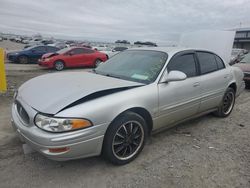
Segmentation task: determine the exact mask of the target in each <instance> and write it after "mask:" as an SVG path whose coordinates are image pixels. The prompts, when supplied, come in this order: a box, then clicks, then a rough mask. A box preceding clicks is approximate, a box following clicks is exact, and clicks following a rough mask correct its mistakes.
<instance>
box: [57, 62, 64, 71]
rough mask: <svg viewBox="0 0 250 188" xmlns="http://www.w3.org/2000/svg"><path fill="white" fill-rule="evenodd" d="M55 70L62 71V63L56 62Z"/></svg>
mask: <svg viewBox="0 0 250 188" xmlns="http://www.w3.org/2000/svg"><path fill="white" fill-rule="evenodd" d="M56 69H57V70H62V69H63V63H62V62H56Z"/></svg>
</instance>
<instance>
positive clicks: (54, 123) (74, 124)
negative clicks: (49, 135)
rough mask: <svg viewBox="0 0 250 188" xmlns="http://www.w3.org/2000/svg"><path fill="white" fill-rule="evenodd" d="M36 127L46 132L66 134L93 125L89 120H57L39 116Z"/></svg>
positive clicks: (36, 119) (36, 118) (37, 116)
mask: <svg viewBox="0 0 250 188" xmlns="http://www.w3.org/2000/svg"><path fill="white" fill-rule="evenodd" d="M35 125H36V126H38V127H39V128H41V129H43V130H45V131H50V132H66V131H73V130H78V129H83V128H86V127H90V126H92V123H91V122H90V121H89V120H86V119H80V118H79V119H78V118H55V117H49V116H45V115H42V114H37V115H36V117H35Z"/></svg>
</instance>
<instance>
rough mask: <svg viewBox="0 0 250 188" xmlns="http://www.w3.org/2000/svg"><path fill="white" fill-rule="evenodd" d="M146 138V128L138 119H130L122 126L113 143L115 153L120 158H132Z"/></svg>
mask: <svg viewBox="0 0 250 188" xmlns="http://www.w3.org/2000/svg"><path fill="white" fill-rule="evenodd" d="M143 140H144V130H143V127H142V125H141V124H140V123H139V122H137V121H129V122H126V123H124V124H123V125H121V126H120V128H119V129H118V130H117V132H116V134H115V136H114V138H113V143H112V151H113V154H114V155H115V156H116V157H117V158H118V159H120V160H127V159H130V158H132V157H133V156H134V155H135V154H136V153H137V152H138V150H139V149H140V147H141V146H142V144H143Z"/></svg>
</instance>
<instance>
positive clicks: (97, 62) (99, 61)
mask: <svg viewBox="0 0 250 188" xmlns="http://www.w3.org/2000/svg"><path fill="white" fill-rule="evenodd" d="M101 63H102V60H100V59H96V60H95V63H94V67H98V66H99V65H100V64H101Z"/></svg>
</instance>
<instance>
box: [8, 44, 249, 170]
mask: <svg viewBox="0 0 250 188" xmlns="http://www.w3.org/2000/svg"><path fill="white" fill-rule="evenodd" d="M242 89H244V82H243V73H242V71H241V70H240V69H238V68H237V67H230V66H229V65H228V64H226V63H224V62H223V60H222V59H221V58H220V57H219V56H218V55H216V54H215V53H213V52H209V51H204V50H199V49H178V48H159V47H157V48H141V49H130V50H126V51H124V52H122V53H119V54H118V55H115V56H114V57H112V58H111V59H109V60H108V61H107V62H105V63H102V64H101V65H100V66H99V67H98V68H96V69H94V70H93V71H92V72H86V73H83V72H74V73H73V72H72V73H70V72H67V73H52V74H47V75H43V76H39V77H36V78H34V79H31V80H29V81H28V82H26V83H24V84H23V85H22V86H21V87H20V88H19V89H18V92H17V93H16V94H15V96H14V103H13V106H12V124H13V127H14V128H15V129H16V130H17V133H18V135H19V136H20V138H21V139H22V140H23V141H25V142H26V143H27V144H29V145H30V146H31V147H32V148H33V149H35V150H36V151H38V152H40V153H41V154H43V155H45V156H47V157H48V158H50V159H54V160H71V159H77V158H84V157H90V156H97V155H100V154H103V156H104V157H105V158H106V159H108V160H109V161H110V162H112V163H114V164H120V165H121V164H126V163H128V162H130V161H132V160H133V159H135V158H136V157H137V156H138V154H139V153H140V152H141V150H142V149H143V147H144V144H145V142H146V140H147V138H148V136H149V135H150V134H151V133H152V132H155V131H160V130H162V129H166V128H170V127H172V126H174V125H176V124H178V123H180V122H183V121H185V120H188V119H190V118H194V117H197V116H200V115H203V114H206V113H210V112H213V113H214V114H215V115H216V116H218V117H227V116H228V115H229V114H230V113H231V111H232V109H233V106H234V103H235V97H236V96H238V95H239V94H240V92H241V91H242Z"/></svg>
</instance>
